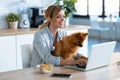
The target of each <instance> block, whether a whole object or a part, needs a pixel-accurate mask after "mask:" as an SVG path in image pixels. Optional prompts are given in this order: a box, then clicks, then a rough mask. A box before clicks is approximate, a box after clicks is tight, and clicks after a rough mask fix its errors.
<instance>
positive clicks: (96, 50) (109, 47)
mask: <svg viewBox="0 0 120 80" xmlns="http://www.w3.org/2000/svg"><path fill="white" fill-rule="evenodd" d="M115 45H116V41H111V42H105V43H100V44H95V45H92V47H91V51H90V53H89V54H88V62H87V64H86V66H85V67H80V66H79V67H78V66H77V65H74V66H71V65H66V66H65V67H66V68H72V69H78V70H83V71H87V70H92V69H97V68H100V67H105V66H108V65H109V63H110V61H111V57H112V53H113V52H114V48H115Z"/></svg>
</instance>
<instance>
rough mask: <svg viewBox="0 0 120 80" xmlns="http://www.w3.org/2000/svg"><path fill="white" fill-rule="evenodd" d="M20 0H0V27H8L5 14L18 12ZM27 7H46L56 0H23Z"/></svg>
mask: <svg viewBox="0 0 120 80" xmlns="http://www.w3.org/2000/svg"><path fill="white" fill-rule="evenodd" d="M20 1H23V0H6V1H5V0H0V28H8V22H7V21H6V15H7V14H8V13H10V12H14V13H18V14H19V13H20ZM25 1H26V2H27V5H28V8H29V7H47V6H49V5H51V4H53V3H55V1H56V0H25Z"/></svg>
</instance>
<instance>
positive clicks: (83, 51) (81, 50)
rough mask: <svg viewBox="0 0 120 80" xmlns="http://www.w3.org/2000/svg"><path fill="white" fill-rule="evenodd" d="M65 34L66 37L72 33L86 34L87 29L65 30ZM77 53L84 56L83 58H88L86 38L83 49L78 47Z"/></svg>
mask: <svg viewBox="0 0 120 80" xmlns="http://www.w3.org/2000/svg"><path fill="white" fill-rule="evenodd" d="M65 31H66V32H67V35H70V34H72V33H75V32H86V33H88V29H78V30H77V29H73V30H65ZM78 53H80V54H82V55H84V56H88V37H87V38H86V40H85V41H84V43H83V47H80V49H79V50H78Z"/></svg>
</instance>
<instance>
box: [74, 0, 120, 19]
mask: <svg viewBox="0 0 120 80" xmlns="http://www.w3.org/2000/svg"><path fill="white" fill-rule="evenodd" d="M119 1H120V0H78V2H77V3H75V8H76V10H77V12H76V13H75V14H74V15H77V16H81V17H82V16H89V15H99V16H102V17H105V16H109V15H113V16H118V15H119V12H120V9H119V8H120V7H119V6H120V2H119Z"/></svg>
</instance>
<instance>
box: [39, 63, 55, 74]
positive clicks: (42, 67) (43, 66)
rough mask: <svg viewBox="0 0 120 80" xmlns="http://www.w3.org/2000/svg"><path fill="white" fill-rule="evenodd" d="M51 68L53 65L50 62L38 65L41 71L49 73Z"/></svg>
mask: <svg viewBox="0 0 120 80" xmlns="http://www.w3.org/2000/svg"><path fill="white" fill-rule="evenodd" d="M52 70H53V65H51V64H41V65H40V72H41V73H51V72H52Z"/></svg>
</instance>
